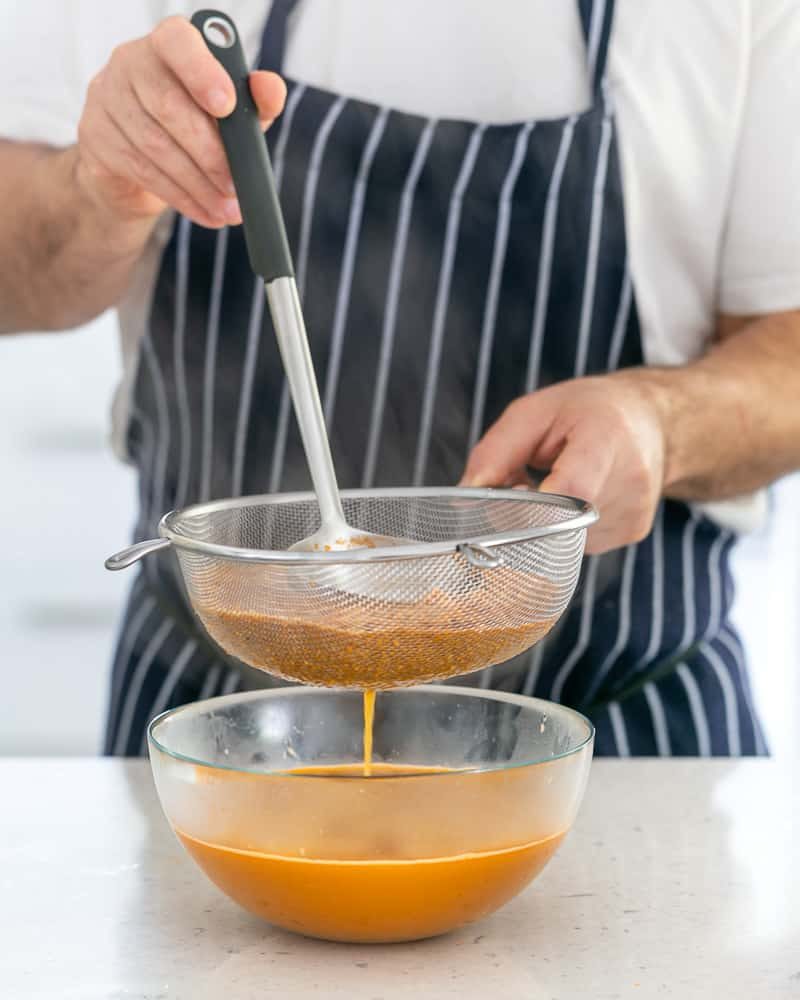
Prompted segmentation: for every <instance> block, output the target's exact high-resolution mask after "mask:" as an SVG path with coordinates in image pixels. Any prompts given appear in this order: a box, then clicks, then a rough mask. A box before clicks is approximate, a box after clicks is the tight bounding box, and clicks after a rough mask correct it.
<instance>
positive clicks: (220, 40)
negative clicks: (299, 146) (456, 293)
mask: <svg viewBox="0 0 800 1000" xmlns="http://www.w3.org/2000/svg"><path fill="white" fill-rule="evenodd" d="M192 24H193V25H194V26H195V27H196V28H197V29H198V30H199V31H200V34H201V35H202V37H203V40H204V41H205V43H206V45H207V46H208V49H209V51H210V52H211V54H212V55H213V56H214V57H215V58H216V59H217V61H218V62H219V63H220V64H221V65H222V66H223V67H224V68H225V70H226V71H227V73H228V75H229V76H230V77H231V79H232V80H233V84H234V86H235V88H236V106H235V108H234V109H233V111H232V112H231V113H230V114H229V115H228V116H227V117H226V118H222V119H220V122H219V131H220V138H221V139H222V145H223V147H224V149H225V155H226V157H227V159H228V165H229V167H230V170H231V177H232V178H233V183H234V185H235V187H236V194H237V196H238V198H239V206H240V208H241V211H242V223H243V225H244V232H245V239H246V241H247V249H248V254H249V258H250V266H251V267H252V268H253V271H254V272H255V273H256V274H258V275H260V276H261V277H262V278H263V279H264V282H265V284H266V291H267V300H268V302H269V309H270V313H271V315H272V322H273V325H274V327H275V334H276V336H277V339H278V348H279V350H280V353H281V360H282V361H283V367H284V369H285V371H286V378H287V381H288V383H289V389H290V392H291V396H292V403H293V404H294V410H295V414H296V416H297V423H298V426H299V427H300V435H301V437H302V439H303V447H304V449H305V453H306V458H307V459H308V465H309V469H310V472H311V478H312V481H313V483H314V492H315V493H316V494H317V502H318V503H319V508H320V516H321V518H322V523H323V526H324V527H325V529H326V530H329V531H330V532H331V533H332V534H333V535H336V534H339V533H343V532H346V531H347V527H346V524H345V520H344V513H343V511H342V503H341V500H340V498H339V489H338V486H337V483H336V473H335V471H334V468H333V458H332V456H331V450H330V444H329V442H328V435H327V432H326V429H325V417H324V414H323V412H322V404H321V403H320V398H319V389H318V388H317V379H316V376H315V374H314V366H313V363H312V360H311V352H310V350H309V347H308V337H307V335H306V328H305V323H304V322H303V313H302V310H301V307H300V300H299V297H298V294H297V286H296V284H295V280H294V269H293V266H292V260H291V255H290V253H289V245H288V242H287V240H286V229H285V226H284V221H283V213H282V212H281V206H280V201H279V200H278V194H277V191H276V188H275V178H274V176H273V173H272V165H271V163H270V158H269V151H268V150H267V144H266V142H265V141H264V136H263V134H262V132H261V127H260V125H259V122H258V111H257V109H256V105H255V103H254V101H253V97H252V94H251V93H250V84H249V73H248V69H247V64H246V62H245V56H244V51H243V49H242V46H241V42H240V40H239V32H238V31H237V29H236V25H235V24H234V23H233V21H232V20H231V18H230V17H229V16H228V15H227V14H225V13H223V12H222V11H217V10H201V11H198V12H197V13H196V14H195V15H194V16H193V17H192Z"/></svg>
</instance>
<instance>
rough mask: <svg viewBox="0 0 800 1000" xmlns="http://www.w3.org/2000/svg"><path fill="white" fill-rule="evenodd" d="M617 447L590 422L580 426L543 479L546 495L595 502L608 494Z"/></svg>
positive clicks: (566, 442)
mask: <svg viewBox="0 0 800 1000" xmlns="http://www.w3.org/2000/svg"><path fill="white" fill-rule="evenodd" d="M615 451H616V449H615V447H614V443H613V441H610V440H609V439H608V437H607V435H604V434H603V433H602V432H601V430H600V429H599V428H597V429H595V428H594V427H593V426H592V424H591V421H590V420H587V421H584V422H583V423H581V424H580V425H579V426H577V427H576V428H575V429H574V430H573V432H572V433H571V434H570V435H569V436H568V437H567V439H566V440H565V441H564V445H563V449H562V451H561V452H560V453H559V455H558V456H557V457H556V459H555V461H554V462H553V464H552V467H551V469H550V473H549V474H548V475H547V476H546V477H545V478H544V479H543V480H542V483H541V485H540V487H539V489H540V490H541V491H542V492H543V493H561V494H564V495H566V496H573V497H578V498H579V499H581V500H588V501H589V502H590V503H595V502H596V501H597V500H599V499H600V497H601V496H602V495H603V494H604V493H605V491H606V488H607V484H608V480H609V477H610V475H611V472H612V469H613V466H614V457H615Z"/></svg>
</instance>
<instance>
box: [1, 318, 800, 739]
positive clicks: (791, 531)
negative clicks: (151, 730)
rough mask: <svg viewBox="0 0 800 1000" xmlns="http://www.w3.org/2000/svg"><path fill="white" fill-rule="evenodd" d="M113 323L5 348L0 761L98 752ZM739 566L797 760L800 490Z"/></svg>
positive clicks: (123, 481)
mask: <svg viewBox="0 0 800 1000" xmlns="http://www.w3.org/2000/svg"><path fill="white" fill-rule="evenodd" d="M118 374H119V357H118V351H117V339H116V327H115V320H114V318H113V317H112V316H105V317H102V318H101V319H99V320H98V321H97V322H95V323H93V324H92V325H91V326H89V327H87V328H86V329H84V330H81V331H79V332H77V333H71V334H48V335H41V336H23V337H0V680H2V685H3V690H2V696H0V754H91V753H95V752H96V751H97V749H98V747H99V745H100V732H101V725H102V718H103V713H104V704H105V696H106V684H107V680H108V671H109V663H110V654H111V648H112V645H113V637H114V629H115V626H116V620H117V616H118V614H119V611H120V607H121V603H122V599H123V596H124V594H125V591H126V589H127V586H128V583H129V580H130V578H129V577H127V576H126V574H111V573H108V572H106V570H104V568H103V559H104V558H105V556H106V555H108V554H109V553H110V552H113V551H114V550H115V549H117V548H121V547H122V546H123V545H124V544H125V543H126V542H127V539H128V536H129V534H130V529H131V525H132V523H133V517H134V497H133V487H134V483H133V475H132V473H131V472H130V470H129V469H126V468H125V467H124V466H123V465H121V464H120V463H119V462H118V461H117V460H116V459H115V458H114V456H113V455H112V454H111V451H110V449H109V446H108V426H109V420H108V413H109V406H110V401H111V393H112V390H113V387H114V385H115V383H116V380H117V378H118ZM775 500H776V509H775V512H774V516H773V518H772V521H771V525H770V528H769V530H768V531H766V532H765V533H763V535H761V536H759V537H756V538H749V539H747V540H746V542H745V543H744V544H743V545H741V546H740V551H739V554H738V558H737V576H738V578H739V582H740V587H739V602H738V606H737V617H738V620H739V624H740V627H741V628H742V630H743V632H744V633H745V638H746V641H747V643H748V646H749V650H750V654H751V664H752V668H753V679H754V684H755V687H756V695H757V699H758V701H759V703H760V705H761V708H762V712H763V715H764V718H765V720H766V724H767V729H768V735H769V737H770V740H771V743H772V746H773V748H774V749H775V751H776V752H777V753H780V754H787V753H794V754H797V753H798V751H800V730H799V729H798V727H797V724H796V720H797V719H798V718H799V717H800V671H798V669H797V667H798V662H799V661H800V655H799V654H800V623H799V621H798V614H797V609H798V608H799V607H800V519H798V516H797V512H798V511H800V479H799V478H797V477H794V478H792V479H790V480H787V481H786V482H785V483H783V484H781V487H780V488H779V489H778V490H777V491H776V492H775Z"/></svg>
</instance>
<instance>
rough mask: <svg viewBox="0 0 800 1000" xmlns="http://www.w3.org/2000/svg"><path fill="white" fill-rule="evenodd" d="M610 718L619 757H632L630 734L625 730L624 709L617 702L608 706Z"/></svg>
mask: <svg viewBox="0 0 800 1000" xmlns="http://www.w3.org/2000/svg"><path fill="white" fill-rule="evenodd" d="M608 718H609V719H610V721H611V730H612V732H613V733H614V742H615V743H616V745H617V756H619V757H630V755H631V751H630V747H629V746H628V733H627V730H626V728H625V719H624V717H623V714H622V709H621V708H620V707H619V704H618V703H617V702H616V701H612V702H609V704H608Z"/></svg>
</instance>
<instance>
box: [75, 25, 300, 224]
mask: <svg viewBox="0 0 800 1000" xmlns="http://www.w3.org/2000/svg"><path fill="white" fill-rule="evenodd" d="M250 90H251V92H252V94H253V99H254V100H255V102H256V105H257V107H258V111H259V118H260V120H261V124H262V126H263V127H264V128H266V127H267V126H268V125H269V124H270V122H271V121H272V120H273V119H274V118H275V117H276V116H277V115H279V114H280V113H281V111H282V110H283V102H284V99H285V97H286V87H285V85H284V83H283V80H282V79H281V78H280V77H279V76H278V75H277V74H275V73H269V72H264V71H257V72H254V73H251V74H250ZM235 103H236V92H235V89H234V86H233V83H232V81H231V79H230V77H229V76H228V74H227V73H226V72H225V70H224V69H223V68H222V66H221V65H220V64H219V63H218V62H217V60H216V59H215V58H214V56H213V55H212V54H211V53H210V52H209V50H208V49H207V47H206V45H205V42H204V41H203V39H202V37H201V35H200V32H199V31H198V30H197V29H196V28H195V27H194V26H193V25H191V24H190V23H189V22H188V21H186V20H184V19H183V18H182V17H169V18H167V19H166V20H164V21H162V22H161V23H160V24H159V25H158V26H157V27H156V28H155V29H154V30H153V31H152V32H151V33H150V34H149V35H146V36H145V37H144V38H140V39H137V40H136V41H133V42H127V43H126V44H124V45H120V46H119V47H118V48H116V49H114V51H113V53H112V54H111V58H110V59H109V61H108V63H107V64H106V66H104V67H103V69H102V70H101V71H100V72H99V73H98V74H97V76H96V77H95V78H94V79H93V80H92V82H91V84H90V85H89V89H88V91H87V96H86V103H85V105H84V108H83V114H82V117H81V121H80V125H79V129H78V147H77V154H78V160H77V177H78V181H79V183H80V184H81V186H82V188H83V189H84V190H85V192H86V193H87V194H88V195H89V196H90V197H91V198H92V200H93V201H95V202H97V203H99V205H100V207H101V208H103V209H104V210H107V211H110V212H111V213H112V214H113V215H115V216H117V217H118V218H119V219H120V221H124V220H130V221H134V220H142V219H146V218H148V217H155V216H157V215H158V214H160V213H161V212H162V211H163V210H164V209H165V208H166V207H172V208H175V209H177V210H178V211H179V212H181V213H182V214H183V215H186V216H188V217H189V218H190V219H192V220H193V221H194V222H197V223H199V224H200V225H202V226H208V227H211V228H219V227H221V226H224V225H235V224H237V223H239V222H241V216H240V214H239V206H238V203H237V201H236V197H235V192H234V188H233V182H232V180H231V176H230V172H229V170H228V164H227V160H226V158H225V152H224V150H223V148H222V142H221V140H220V137H219V130H218V128H217V124H216V119H217V118H224V117H225V116H226V115H229V114H230V113H231V111H232V110H233V108H234V106H235Z"/></svg>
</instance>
